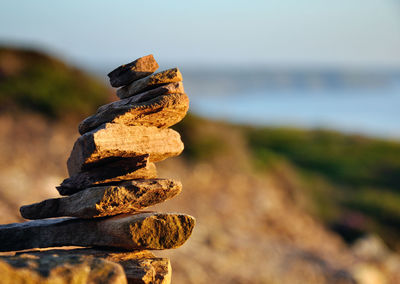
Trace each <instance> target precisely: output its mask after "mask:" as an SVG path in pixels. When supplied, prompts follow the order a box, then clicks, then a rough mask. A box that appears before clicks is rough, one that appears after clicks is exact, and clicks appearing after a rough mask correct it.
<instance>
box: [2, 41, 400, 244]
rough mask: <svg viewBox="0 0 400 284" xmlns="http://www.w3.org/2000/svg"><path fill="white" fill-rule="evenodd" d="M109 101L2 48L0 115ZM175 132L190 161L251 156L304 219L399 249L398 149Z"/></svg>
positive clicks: (53, 65) (209, 125)
mask: <svg viewBox="0 0 400 284" xmlns="http://www.w3.org/2000/svg"><path fill="white" fill-rule="evenodd" d="M108 96H109V90H108V89H107V88H106V87H105V86H104V85H103V84H101V83H100V82H98V81H97V80H95V79H94V78H92V77H90V76H88V75H86V74H84V73H82V72H81V71H79V70H76V69H74V68H71V67H68V66H66V65H65V64H64V63H62V62H60V61H59V60H57V59H54V58H51V57H49V56H46V55H43V54H41V53H38V52H35V51H29V50H16V49H11V48H0V111H1V112H14V111H20V110H30V111H34V112H37V113H39V114H41V115H43V116H44V117H47V118H51V119H53V120H54V119H58V118H63V117H71V116H77V117H83V116H87V115H89V114H91V113H93V112H94V111H95V110H96V109H97V107H98V106H99V105H101V104H104V103H106V102H107V99H108ZM75 127H76V125H75V124H74V125H71V128H73V129H75ZM175 128H177V129H178V130H179V131H180V133H181V134H182V138H183V140H184V143H185V152H184V157H185V158H186V160H187V161H188V162H191V163H197V162H209V161H212V160H215V159H217V158H218V157H224V156H226V157H235V162H236V163H238V164H240V163H242V162H243V164H245V162H244V161H245V160H246V161H247V160H248V157H251V161H252V166H253V169H252V171H253V172H255V173H257V174H260V175H264V174H266V173H271V172H274V173H275V175H277V176H281V179H282V183H285V186H286V188H288V190H290V191H292V193H293V196H294V198H298V197H299V196H300V197H301V198H300V199H299V200H298V202H303V201H304V200H303V199H305V200H306V202H304V206H305V208H306V209H307V210H308V211H309V212H311V213H312V214H314V216H316V217H317V218H319V219H320V220H322V221H323V222H324V223H325V224H326V225H327V226H330V227H331V228H332V229H334V230H336V231H337V232H339V233H340V234H341V235H342V236H343V237H344V238H346V239H347V240H349V241H352V240H353V239H354V238H356V237H358V236H360V235H361V234H363V233H365V232H376V233H378V234H379V235H381V236H382V237H383V238H384V239H385V240H386V242H387V243H389V244H391V245H392V247H397V248H399V247H400V246H399V244H400V143H398V142H393V141H384V140H379V139H371V138H365V137H360V136H352V135H344V134H341V133H338V132H332V131H320V130H318V131H312V130H301V129H280V128H251V127H243V126H234V125H226V124H222V123H218V122H212V121H208V120H205V119H201V118H198V117H196V116H193V115H189V116H188V117H186V118H185V120H184V121H183V122H182V123H180V124H178V125H177V126H175ZM226 129H229V131H226ZM71 143H72V142H71ZM239 145H240V147H239ZM244 157H246V159H245V158H244ZM222 160H223V159H222ZM228 160H229V159H228ZM224 166H229V164H228V165H226V164H224V163H221V167H224ZM296 196H297V197H296Z"/></svg>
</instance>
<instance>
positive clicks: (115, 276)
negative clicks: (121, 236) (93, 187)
mask: <svg viewBox="0 0 400 284" xmlns="http://www.w3.org/2000/svg"><path fill="white" fill-rule="evenodd" d="M0 275H1V283H10V284H11V283H13V284H14V283H15V284H27V283H29V284H41V283H48V284H51V283H54V284H62V283H65V284H67V283H117V284H125V283H127V279H126V276H125V272H124V270H123V268H122V266H121V265H119V264H117V263H114V262H111V261H109V260H106V259H101V258H95V257H93V256H89V255H68V254H65V255H59V256H58V255H53V254H44V255H41V256H38V255H32V254H21V255H18V256H1V257H0Z"/></svg>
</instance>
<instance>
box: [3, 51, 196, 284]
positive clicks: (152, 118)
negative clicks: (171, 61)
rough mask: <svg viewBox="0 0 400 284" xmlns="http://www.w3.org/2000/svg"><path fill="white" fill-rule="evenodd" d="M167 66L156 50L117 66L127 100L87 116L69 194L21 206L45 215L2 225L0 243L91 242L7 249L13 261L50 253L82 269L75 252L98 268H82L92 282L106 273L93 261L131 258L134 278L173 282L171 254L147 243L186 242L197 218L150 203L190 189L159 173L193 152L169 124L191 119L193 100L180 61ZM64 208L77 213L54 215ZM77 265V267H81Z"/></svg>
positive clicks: (65, 189)
mask: <svg viewBox="0 0 400 284" xmlns="http://www.w3.org/2000/svg"><path fill="white" fill-rule="evenodd" d="M157 68H158V64H157V62H156V61H155V59H154V57H153V56H152V55H148V56H144V57H142V58H139V59H137V60H135V61H133V62H131V63H129V64H126V65H122V66H120V67H118V68H117V69H115V70H114V71H112V72H111V73H109V74H108V76H109V78H110V82H111V85H112V86H113V87H120V88H119V89H118V90H117V96H118V97H119V98H120V100H118V101H115V102H112V103H109V104H107V105H104V106H101V107H100V108H99V109H98V110H97V112H96V113H95V114H94V115H92V116H90V117H88V118H86V119H85V120H84V121H82V122H81V123H80V125H79V133H80V134H81V136H80V137H79V138H78V139H77V141H76V142H75V144H74V147H73V149H72V152H71V155H70V157H69V159H68V162H67V166H68V172H69V177H68V178H67V179H65V180H64V181H63V182H62V183H61V185H60V186H58V187H57V190H58V192H59V193H60V194H61V195H63V196H65V197H61V198H55V199H49V200H44V201H42V202H40V203H35V204H31V205H27V206H23V207H21V209H20V211H21V215H22V216H23V217H24V218H26V219H31V220H33V219H34V220H35V221H28V222H25V223H18V224H9V225H2V226H0V251H18V250H26V249H34V248H49V247H63V246H79V247H90V248H86V249H82V248H81V249H62V250H61V249H57V250H50V251H49V250H46V251H38V250H34V251H29V252H24V254H23V255H25V256H26V255H28V256H29V257H25V258H24V257H21V254H20V253H19V254H18V253H16V254H15V255H13V256H8V257H3V258H2V260H3V261H5V262H6V263H7V265H8V266H7V267H8V269H9V270H10V269H11V270H13V269H14V270H15V269H17V268H15V267H19V266H18V265H14V266H13V264H15V263H18V261H23V262H24V261H25V262H26V261H27V262H32V261H33V260H32V258H34V259H35V262H36V263H34V264H32V263H30V264H26V263H25V264H24V265H23V266H32V267H41V270H42V271H43V269H44V268H43V266H45V265H44V264H43V263H49V262H50V263H53V264H52V265H50V266H46V268H45V270H46V269H47V272H46V273H47V274H46V275H50V276H51V275H53V276H54V275H56V276H57V273H56V272H54V267H56V268H57V267H58V268H57V269H58V270H57V271H59V266H60V265H62V264H65V261H67V262H68V263H69V269H72V268H71V267H74V265H72V266H71V263H72V262H71V260H70V257H73V258H74V262H73V263H74V264H76V265H75V266H76V267H78V268H79V269H82V267H86V266H87V267H88V268H87V269H86V270H85V271H86V272H85V273H86V274H84V276H82V277H84V279H86V280H85V281H89V280H90V279H91V280H90V281H92V282H96V279H97V278H98V277H99V275H102V274H101V272H99V271H100V270H99V269H98V266H96V265H94V264H93V261H94V259H99V260H98V261H103V262H104V263H108V264H109V263H111V264H112V265H114V264H115V263H119V264H121V265H122V267H123V269H124V273H125V275H126V277H127V279H128V282H131V283H169V281H170V277H171V268H170V264H169V260H168V259H163V258H157V257H155V256H154V255H153V254H152V253H150V252H149V251H147V250H160V249H170V248H176V247H179V246H180V245H182V244H183V243H184V242H185V241H186V240H187V239H188V238H189V236H190V234H191V232H192V229H193V227H194V223H195V220H194V218H193V217H191V216H189V215H185V214H171V213H168V214H165V213H155V212H149V211H145V212H144V211H143V212H141V211H140V210H143V209H145V208H147V207H149V206H151V205H154V204H157V203H160V202H163V201H165V200H167V199H170V198H172V197H174V196H176V195H177V194H179V192H180V191H181V188H182V185H181V183H180V182H179V181H176V180H173V179H162V178H157V172H156V166H155V164H154V163H155V162H159V161H162V160H164V159H166V158H168V157H172V156H177V155H179V154H180V153H181V152H182V151H183V143H182V141H181V139H180V135H179V134H178V133H177V132H175V131H174V130H172V129H169V128H168V127H170V126H172V125H174V124H176V123H178V122H179V121H180V120H182V119H183V117H184V116H185V115H186V112H187V111H188V108H189V99H188V97H187V96H186V94H185V93H184V89H183V85H182V75H181V73H180V72H179V70H178V69H177V68H173V69H169V70H166V71H162V72H159V73H155V74H153V72H154V71H155V70H156V69H157ZM54 217H67V218H57V219H46V218H54ZM37 219H40V220H37ZM42 219H45V220H42ZM110 249H111V250H110ZM21 259H22V260H21ZM65 259H67V260H65ZM98 263H99V262H97V264H98ZM2 265H4V264H1V263H0V272H1V271H3V270H2V267H3V266H2ZM85 265H86V266H85ZM109 265H110V264H109ZM112 265H111V266H110V268H109V269H108V270H107V269H106V270H107V271H113V273H109V276H110V275H113V277H111V276H110V277H111V278H110V279H109V280H110V281H113V283H114V282H116V281H117V280H116V279H122V280H121V281H122V282H121V283H123V281H124V279H125V278H124V277H120V278H118V277H119V276H118V275H120V274H118V273H119V272H118V271H119V270H118V268H115V267H113V266H112ZM96 267H97V270H96ZM79 269H78V270H79ZM14 270H13V273H15V275H19V274H18V271H17V272H15V271H14ZM120 270H121V269H120ZM87 271H89V272H91V273H87ZM96 271H97V272H96ZM121 271H122V270H121ZM121 271H120V272H121ZM54 273H55V274H54ZM68 273H69V275H74V273H73V269H72V270H70V271H69V272H68ZM96 273H97V274H96ZM2 274H3V273H2ZM78 275H80V274H79V273H78ZM50 276H49V277H50ZM38 277H39V278H40V277H44V276H43V275H42V274H41V275H39V276H38ZM57 277H58V276H57ZM85 277H86V278H85ZM96 277H97V278H96ZM39 278H38V279H39ZM100 278H101V277H100ZM40 279H42V278H40ZM79 279H80V278H79ZM82 279H83V278H82ZM88 279H89V280H88ZM42 280H43V279H42ZM47 280H48V279H47ZM47 280H46V281H47ZM70 280H71V279H70ZM104 280H107V279H103V280H102V281H103V282H102V283H104ZM118 281H119V280H118ZM118 281H117V282H118ZM39 282H40V281H39ZM57 283H58V282H57Z"/></svg>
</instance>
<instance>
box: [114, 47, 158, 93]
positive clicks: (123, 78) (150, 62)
mask: <svg viewBox="0 0 400 284" xmlns="http://www.w3.org/2000/svg"><path fill="white" fill-rule="evenodd" d="M157 69H158V64H157V62H156V60H155V59H154V57H153V55H152V54H150V55H146V56H143V57H141V58H138V59H136V60H135V61H132V62H131V63H128V64H124V65H121V66H119V67H118V68H116V69H115V70H113V71H111V72H110V73H108V77H109V78H110V84H111V86H113V87H121V86H125V85H128V84H129V83H131V82H133V81H135V80H138V79H141V78H144V77H146V76H149V75H151V74H152V73H153V72H154V71H156V70H157Z"/></svg>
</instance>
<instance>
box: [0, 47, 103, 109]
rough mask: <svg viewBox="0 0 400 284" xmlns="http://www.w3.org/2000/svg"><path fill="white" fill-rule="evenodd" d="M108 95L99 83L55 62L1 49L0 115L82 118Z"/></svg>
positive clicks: (31, 53) (27, 52)
mask: <svg viewBox="0 0 400 284" xmlns="http://www.w3.org/2000/svg"><path fill="white" fill-rule="evenodd" d="M108 94H109V90H108V89H107V88H106V87H105V86H104V85H103V84H102V83H101V82H99V81H98V80H96V79H94V78H93V77H91V76H88V75H87V74H85V73H83V72H81V71H79V70H77V69H75V68H72V67H69V66H67V65H65V64H64V63H63V62H61V61H60V60H58V59H55V58H52V57H50V56H47V55H44V54H43V53H39V52H36V51H34V50H23V49H14V48H9V47H0V111H6V110H8V111H10V110H20V109H23V110H31V111H35V112H40V113H42V114H43V115H45V116H48V117H63V116H67V117H69V116H71V115H73V116H79V117H82V115H88V114H90V113H92V112H93V111H94V110H95V109H96V106H98V105H100V104H104V103H105V102H106V100H107V98H108Z"/></svg>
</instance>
